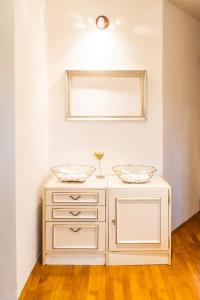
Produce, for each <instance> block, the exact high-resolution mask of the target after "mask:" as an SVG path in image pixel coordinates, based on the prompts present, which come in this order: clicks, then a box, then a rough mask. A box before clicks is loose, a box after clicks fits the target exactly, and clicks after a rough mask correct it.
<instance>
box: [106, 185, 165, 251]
mask: <svg viewBox="0 0 200 300" xmlns="http://www.w3.org/2000/svg"><path fill="white" fill-rule="evenodd" d="M168 224H169V222H168V190H167V189H155V190H154V189H144V190H140V191H138V190H134V189H133V190H128V191H127V190H112V191H110V192H109V250H110V251H131V250H144V251H145V250H148V251H149V250H167V249H168Z"/></svg>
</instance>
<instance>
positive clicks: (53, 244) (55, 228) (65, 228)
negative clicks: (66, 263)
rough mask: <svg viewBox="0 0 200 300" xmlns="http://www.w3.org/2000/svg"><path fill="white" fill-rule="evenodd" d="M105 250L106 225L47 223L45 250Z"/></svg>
mask: <svg viewBox="0 0 200 300" xmlns="http://www.w3.org/2000/svg"><path fill="white" fill-rule="evenodd" d="M56 249H57V250H59V249H65V250H74V249H75V250H84V249H85V250H96V251H97V250H98V251H104V250H105V223H92V224H91V223H90V224H89V223H71V224H70V223H60V222H59V223H54V222H46V242H45V250H46V251H50V250H56Z"/></svg>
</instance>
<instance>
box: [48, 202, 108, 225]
mask: <svg viewBox="0 0 200 300" xmlns="http://www.w3.org/2000/svg"><path fill="white" fill-rule="evenodd" d="M45 220H46V221H63V220H66V221H67V220H69V221H72V220H79V221H96V222H97V221H98V222H99V221H105V207H104V206H96V207H94V206H93V207H92V206H90V207H89V206H87V207H84V206H83V207H80V206H73V207H72V206H70V207H66V206H56V207H55V206H46V208H45Z"/></svg>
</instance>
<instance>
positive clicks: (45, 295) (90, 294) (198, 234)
mask: <svg viewBox="0 0 200 300" xmlns="http://www.w3.org/2000/svg"><path fill="white" fill-rule="evenodd" d="M172 246H173V260H172V266H108V267H105V266H42V265H41V264H40V263H37V264H36V266H35V268H34V270H33V272H32V274H31V275H30V278H29V280H28V282H27V284H26V286H25V288H24V290H23V292H22V294H21V297H20V300H58V299H59V300H150V299H151V300H157V299H160V300H161V299H162V300H167V299H170V300H190V299H195V300H198V299H200V213H199V214H197V215H196V216H195V217H194V218H193V219H191V221H190V222H188V223H187V224H185V225H184V226H183V227H181V228H180V229H178V230H177V231H176V232H174V233H173V237H172Z"/></svg>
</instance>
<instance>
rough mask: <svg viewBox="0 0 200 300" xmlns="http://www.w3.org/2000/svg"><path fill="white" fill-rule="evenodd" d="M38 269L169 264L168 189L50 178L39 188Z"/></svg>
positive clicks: (157, 182)
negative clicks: (41, 193)
mask: <svg viewBox="0 0 200 300" xmlns="http://www.w3.org/2000/svg"><path fill="white" fill-rule="evenodd" d="M43 263H44V264H81V265H83V264H91V265H98V264H100V265H103V264H108V265H109V264H110V265H142V264H171V198H170V186H169V185H168V184H167V182H166V181H165V180H164V179H162V178H161V177H159V176H154V177H153V178H152V179H151V180H150V182H149V183H145V184H128V183H123V182H122V181H121V180H120V179H118V178H117V177H115V176H109V177H107V178H106V179H96V178H95V177H90V178H89V179H88V180H87V181H86V182H85V183H79V184H78V183H61V182H58V180H57V179H56V178H54V177H53V178H51V179H50V180H49V181H48V182H47V184H46V185H45V187H44V199H43Z"/></svg>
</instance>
